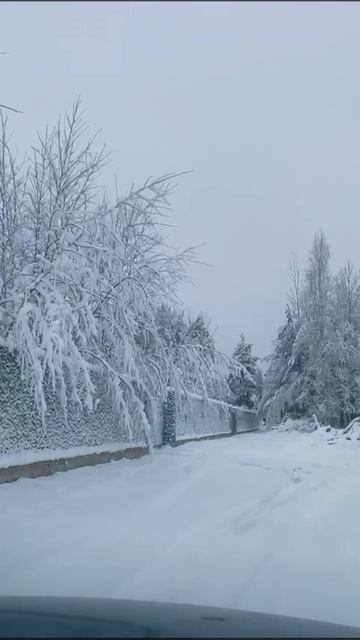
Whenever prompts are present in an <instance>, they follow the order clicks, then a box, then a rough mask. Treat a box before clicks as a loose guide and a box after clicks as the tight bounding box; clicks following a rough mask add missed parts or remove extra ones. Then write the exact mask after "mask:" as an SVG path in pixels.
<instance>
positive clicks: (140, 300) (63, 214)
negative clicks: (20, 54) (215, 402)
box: [0, 102, 225, 437]
mask: <svg viewBox="0 0 360 640" xmlns="http://www.w3.org/2000/svg"><path fill="white" fill-rule="evenodd" d="M1 145H2V146H1V149H2V160H0V163H1V166H0V188H1V193H0V206H1V211H0V234H1V235H0V246H1V254H0V269H1V273H0V277H1V281H0V285H1V294H0V308H1V309H2V314H1V325H0V337H1V344H2V345H3V346H5V347H6V348H7V349H9V350H11V351H12V352H13V353H14V355H15V356H16V357H17V358H18V360H19V361H20V362H21V365H22V371H23V374H24V375H25V376H26V377H27V379H28V380H29V382H30V383H31V385H32V389H33V392H34V397H35V400H36V404H37V406H38V408H39V411H40V414H41V416H42V419H43V422H44V424H45V418H46V406H47V404H46V403H47V397H48V393H49V391H50V390H51V392H52V393H53V394H55V395H56V397H57V398H58V399H59V402H60V404H61V407H62V409H63V411H64V415H65V419H66V417H67V409H68V407H69V403H73V404H75V405H77V406H78V407H80V409H81V410H82V411H92V410H93V408H94V400H95V397H96V394H97V393H98V392H99V389H101V390H103V389H104V388H105V393H106V394H107V395H108V397H109V400H110V402H111V406H112V408H113V410H114V411H115V412H117V414H118V416H119V418H120V419H121V420H122V421H123V423H124V424H125V425H127V427H128V429H129V432H130V433H131V429H132V425H133V424H134V422H136V423H139V422H140V423H141V424H142V425H143V429H144V433H145V434H147V437H149V420H148V412H147V411H146V410H145V408H146V407H147V406H149V404H150V405H151V403H152V401H153V399H154V398H155V397H165V396H166V393H167V389H168V387H169V386H171V387H173V388H174V389H175V390H176V392H178V393H180V392H181V391H182V392H184V391H185V392H188V391H195V392H201V393H203V394H204V395H207V393H208V389H211V386H212V385H213V384H218V381H219V380H220V381H221V380H222V381H223V380H224V379H225V376H224V374H223V373H222V372H221V367H219V366H218V364H219V362H220V361H221V359H222V358H221V355H220V354H217V352H215V353H211V354H210V353H208V346H206V348H205V347H204V345H203V344H202V342H201V340H200V339H199V340H197V339H196V336H195V334H194V332H192V333H191V334H190V335H191V338H190V337H189V339H188V337H186V333H187V330H188V327H186V326H185V333H184V335H182V327H181V321H180V319H179V318H178V319H177V329H176V331H178V332H179V335H178V337H177V338H176V339H175V341H174V340H173V336H174V334H173V332H172V330H170V332H169V335H168V333H167V330H166V327H165V326H164V323H163V325H162V326H161V322H160V323H159V313H160V315H161V313H163V311H161V310H164V309H165V305H169V304H170V307H171V306H174V307H176V305H178V301H177V299H176V290H177V288H178V285H179V284H180V283H181V282H182V281H183V280H184V279H185V278H186V277H187V275H186V268H187V265H188V263H189V261H191V260H193V259H194V252H193V250H187V251H183V252H181V251H180V252H179V251H175V250H173V249H171V248H170V247H169V246H168V244H167V239H166V235H165V229H166V224H167V216H169V214H170V210H171V208H170V202H169V198H170V196H171V193H172V190H173V188H174V180H175V178H176V176H175V175H173V174H171V175H166V176H163V177H161V178H158V179H149V180H147V181H146V183H145V184H144V185H142V186H140V187H139V188H136V187H134V186H133V187H132V188H131V189H130V191H129V192H128V193H127V194H125V195H124V196H121V197H120V196H118V197H117V201H116V203H115V204H111V203H109V202H108V200H107V199H106V197H105V196H104V194H102V193H101V192H100V191H99V189H98V188H97V184H98V176H99V171H100V170H101V168H102V166H103V164H104V162H105V161H106V156H105V153H104V149H101V150H100V151H97V150H96V144H95V139H94V137H90V138H87V137H86V128H85V125H84V121H83V114H82V113H81V109H80V103H79V102H77V103H76V104H75V105H74V109H73V111H72V113H71V114H70V115H68V114H66V115H65V116H64V118H63V119H59V121H58V123H57V125H56V126H55V127H54V129H52V130H48V129H47V130H46V132H45V134H44V135H43V136H39V137H38V144H37V146H36V147H33V148H32V155H31V157H30V158H29V160H28V162H27V164H26V165H25V166H24V167H23V168H21V167H20V168H17V165H16V163H15V161H14V160H13V156H12V154H11V151H10V148H9V143H8V138H7V132H6V123H5V122H4V121H3V127H2V141H1ZM159 310H160V311H159ZM180 317H181V314H180ZM175 335H176V333H175ZM169 336H170V337H169Z"/></svg>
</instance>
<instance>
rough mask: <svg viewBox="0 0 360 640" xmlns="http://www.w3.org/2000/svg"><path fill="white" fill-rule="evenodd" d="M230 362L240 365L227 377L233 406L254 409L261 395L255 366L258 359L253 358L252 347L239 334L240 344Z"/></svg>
mask: <svg viewBox="0 0 360 640" xmlns="http://www.w3.org/2000/svg"><path fill="white" fill-rule="evenodd" d="M232 360H233V361H234V362H235V363H237V364H239V365H241V368H239V369H238V370H237V371H234V372H231V373H230V374H229V377H228V384H229V387H230V389H231V392H232V394H233V397H234V400H233V401H234V404H236V405H238V406H245V407H248V408H249V409H254V408H256V407H257V403H258V399H259V397H260V394H261V388H260V387H259V381H260V379H261V376H260V373H259V368H258V366H257V361H258V358H256V357H255V356H253V354H252V345H251V344H249V343H248V342H246V340H245V337H244V335H243V334H241V336H240V342H239V343H238V344H237V346H236V347H235V350H234V352H233V355H232ZM244 369H245V371H244ZM246 373H247V374H248V375H246Z"/></svg>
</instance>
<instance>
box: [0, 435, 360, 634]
mask: <svg viewBox="0 0 360 640" xmlns="http://www.w3.org/2000/svg"><path fill="white" fill-rule="evenodd" d="M328 435H329V434H326V435H325V431H324V430H321V432H319V433H318V432H314V433H311V434H309V433H299V432H296V431H293V430H290V431H280V430H278V431H269V432H265V433H260V432H258V433H253V434H243V435H239V436H237V437H234V438H224V439H221V440H213V441H205V442H199V443H190V444H186V445H183V446H181V447H178V448H175V449H172V448H170V447H166V448H164V449H161V450H158V451H156V452H155V453H154V456H153V458H152V459H151V458H150V457H145V458H142V459H140V460H133V461H128V460H122V461H120V462H113V463H110V464H107V465H103V466H98V467H91V468H83V469H79V470H75V471H69V472H67V473H59V474H56V475H54V476H52V477H49V478H41V479H37V480H25V479H23V480H19V481H17V482H15V483H13V484H7V485H1V486H0V594H1V595H3V594H22V595H28V594H44V595H83V596H100V597H112V598H114V597H115V598H117V597H119V598H139V599H149V600H158V601H168V602H184V603H194V604H208V605H215V606H224V607H234V608H242V609H252V610H258V611H264V612H271V613H281V614H288V615H295V616H304V617H309V618H317V619H323V620H329V621H334V622H340V623H348V624H356V625H360V607H359V585H360V509H359V487H360V443H359V442H357V441H356V442H351V441H345V440H344V441H343V442H337V443H336V446H329V444H328V442H327V439H328ZM330 435H331V434H330Z"/></svg>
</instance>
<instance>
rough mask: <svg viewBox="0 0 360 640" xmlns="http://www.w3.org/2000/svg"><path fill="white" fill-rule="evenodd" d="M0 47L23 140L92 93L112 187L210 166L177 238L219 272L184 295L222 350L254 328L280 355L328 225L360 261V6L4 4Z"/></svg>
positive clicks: (201, 274) (194, 185) (198, 177)
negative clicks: (280, 336) (302, 268)
mask: <svg viewBox="0 0 360 640" xmlns="http://www.w3.org/2000/svg"><path fill="white" fill-rule="evenodd" d="M0 50H2V51H8V52H10V55H8V56H1V57H0V78H1V89H0V102H4V103H5V104H10V105H13V106H15V107H18V108H20V109H22V111H23V114H22V115H16V114H14V115H11V124H12V126H13V127H14V129H15V133H14V136H15V140H16V143H17V144H18V146H19V147H21V148H23V147H26V146H28V145H29V144H31V143H32V142H33V141H34V140H35V135H36V131H37V129H42V128H44V126H45V124H47V123H49V124H53V123H54V122H55V119H56V117H57V115H58V113H59V112H62V111H63V110H64V109H65V108H67V107H70V106H71V104H72V102H73V100H74V98H75V97H76V96H77V95H78V94H81V96H82V98H83V103H84V106H85V107H86V110H87V120H88V122H89V124H90V126H91V127H92V128H93V129H95V130H96V129H98V128H102V133H101V139H102V140H103V141H104V142H106V143H107V146H108V149H109V151H111V153H112V163H111V165H110V166H109V167H108V169H107V170H106V173H105V175H104V181H105V182H106V183H107V184H110V183H111V184H112V180H113V175H114V174H115V173H116V174H117V178H118V184H119V187H120V189H121V190H122V191H124V190H125V189H126V188H127V187H128V186H129V185H130V184H131V183H132V182H133V181H135V182H141V181H144V180H145V179H146V178H147V177H148V176H149V175H152V176H156V175H160V174H163V173H168V172H170V171H177V170H179V171H181V170H187V169H193V170H194V173H193V174H191V175H190V176H185V177H183V178H181V180H180V184H179V188H178V191H177V193H176V195H175V197H174V200H173V204H174V207H175V220H176V224H177V229H176V233H175V234H174V235H175V237H176V241H177V242H178V243H181V244H183V245H189V244H190V245H193V244H200V243H202V242H205V243H207V244H206V246H205V247H203V248H202V250H201V255H200V257H201V259H202V260H204V261H205V262H208V263H211V265H212V267H211V268H206V267H202V266H199V265H197V266H195V267H193V268H192V277H193V279H194V280H195V282H196V286H190V285H189V286H186V287H185V288H184V289H183V291H182V297H183V300H184V302H185V303H186V305H187V306H188V307H189V308H190V310H192V311H194V312H196V311H197V310H200V309H201V310H203V311H205V312H206V313H207V314H208V315H209V316H210V317H211V318H212V321H213V326H214V327H217V331H216V338H217V344H218V347H219V348H221V349H222V350H224V351H226V352H231V351H232V349H233V347H234V344H235V342H236V341H237V339H238V337H239V334H240V332H242V331H243V332H244V333H245V336H246V337H247V338H248V339H249V340H250V341H252V342H253V343H254V345H255V350H256V352H257V353H258V354H259V355H265V353H266V352H268V351H269V349H270V348H271V340H272V339H273V337H274V334H275V331H276V328H277V327H278V325H279V324H280V323H281V322H282V319H283V310H284V305H285V302H286V289H287V265H288V260H289V256H290V254H291V253H292V252H293V251H294V250H297V251H298V255H299V258H300V259H301V260H302V261H304V260H305V259H306V255H307V250H308V247H309V245H310V243H311V239H312V235H313V233H314V231H316V230H318V229H319V228H320V227H322V228H323V229H324V231H325V233H326V234H327V237H328V240H329V242H330V246H331V249H332V254H333V266H334V268H338V267H339V266H340V265H341V264H342V263H343V262H345V261H346V259H347V258H348V257H350V258H351V259H352V260H353V261H354V263H355V264H356V265H358V264H359V262H360V261H359V260H357V254H358V247H359V238H360V193H359V186H360V182H359V178H360V81H359V80H360V5H359V3H351V2H350V3H346V2H343V3H340V2H338V3H327V2H319V3H316V2H312V3H283V2H279V3H275V2H274V3H270V2H269V3H252V2H251V3H245V2H243V3H226V2H221V3H220V2H209V3H206V2H199V3H195V2H194V3H191V2H186V3H185V2H184V3H175V2H174V3H173V2H171V3H170V2H169V3H165V2H164V3H163V2H159V3H151V2H146V3H120V2H119V3H116V2H111V3H107V2H89V3H87V2H79V3H77V2H71V3H65V2H64V3H61V2H59V3H57V2H49V3H45V2H44V3H42V2H38V3H36V2H26V3H25V2H24V3H16V2H11V3H10V2H9V3H7V2H2V3H0Z"/></svg>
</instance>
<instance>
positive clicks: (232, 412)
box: [230, 409, 237, 436]
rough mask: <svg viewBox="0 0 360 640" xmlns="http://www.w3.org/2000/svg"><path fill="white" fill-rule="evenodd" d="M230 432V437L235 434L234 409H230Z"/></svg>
mask: <svg viewBox="0 0 360 640" xmlns="http://www.w3.org/2000/svg"><path fill="white" fill-rule="evenodd" d="M230 431H231V435H232V436H234V435H235V434H236V433H237V424H236V412H235V409H230Z"/></svg>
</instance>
